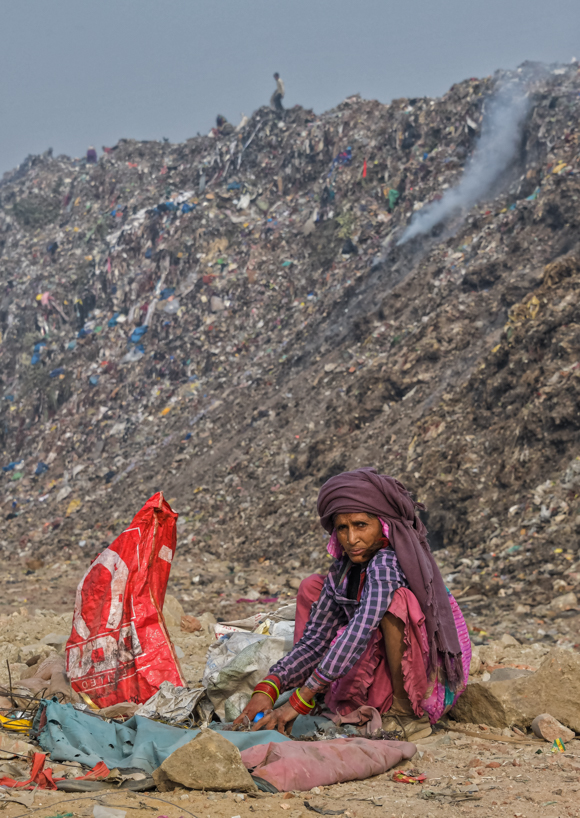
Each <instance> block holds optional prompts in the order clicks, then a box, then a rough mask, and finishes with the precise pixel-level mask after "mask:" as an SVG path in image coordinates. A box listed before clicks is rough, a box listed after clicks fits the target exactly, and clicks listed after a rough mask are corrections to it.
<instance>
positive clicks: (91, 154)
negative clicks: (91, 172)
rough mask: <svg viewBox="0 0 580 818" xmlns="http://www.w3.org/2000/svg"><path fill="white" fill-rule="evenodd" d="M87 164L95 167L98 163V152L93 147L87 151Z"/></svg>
mask: <svg viewBox="0 0 580 818" xmlns="http://www.w3.org/2000/svg"><path fill="white" fill-rule="evenodd" d="M87 162H88V164H89V165H95V164H96V162H97V152H96V150H95V149H94V148H93V146H92V145H91V146H90V147H89V149H88V151H87Z"/></svg>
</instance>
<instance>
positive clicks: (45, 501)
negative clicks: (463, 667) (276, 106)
mask: <svg viewBox="0 0 580 818" xmlns="http://www.w3.org/2000/svg"><path fill="white" fill-rule="evenodd" d="M524 74H525V75H526V76H528V77H529V78H528V80H527V85H526V89H527V94H528V99H529V104H530V107H529V112H528V114H527V116H526V118H525V120H524V121H523V123H522V125H521V128H522V130H521V132H518V134H516V136H517V139H516V140H515V144H516V146H517V150H516V152H515V154H514V156H513V158H512V159H511V161H510V163H509V165H508V167H507V168H506V169H505V172H503V173H502V178H501V179H500V180H497V184H496V185H495V187H493V189H490V190H489V192H488V193H487V194H486V197H484V199H483V200H481V201H479V202H477V203H476V204H475V205H473V206H472V207H471V208H470V209H469V210H468V211H467V212H459V213H455V214H454V215H453V217H452V218H451V219H450V220H448V221H447V222H446V223H445V224H443V225H439V226H437V227H436V228H434V229H433V230H432V231H430V232H428V233H427V234H425V235H423V236H418V237H416V238H414V239H412V240H410V241H407V242H405V243H402V244H400V243H398V242H399V240H400V239H401V237H402V236H403V233H404V230H405V229H406V228H407V227H408V225H409V224H410V222H411V220H412V219H413V217H414V216H416V215H417V214H420V213H421V211H422V210H423V209H424V208H427V207H429V206H430V205H431V204H433V203H435V202H437V201H439V200H440V199H441V197H442V196H443V195H444V194H445V192H446V191H448V190H450V189H452V188H453V187H454V186H455V185H456V184H457V183H458V181H459V180H460V179H461V178H462V175H463V173H464V171H465V169H466V167H467V166H468V165H469V162H470V156H471V155H472V153H473V152H474V151H475V152H477V145H478V140H479V138H480V136H481V130H482V123H483V122H484V120H485V116H486V111H487V110H488V108H489V105H490V101H491V99H492V98H493V96H494V94H496V92H497V90H498V88H499V87H500V86H502V85H505V84H506V83H507V84H509V83H511V82H515V81H516V80H517V81H519V79H518V78H520V79H521V78H522V77H523V76H524ZM579 94H580V75H579V72H578V67H577V65H576V64H570V65H566V66H551V67H548V68H542V67H540V66H524V67H522V69H518V71H516V72H512V73H510V72H497V73H496V74H495V75H493V76H491V77H487V78H485V79H482V80H478V79H470V80H466V81H464V82H461V83H458V84H457V85H454V86H453V87H452V88H451V89H450V91H449V92H448V93H447V94H445V95H444V96H443V97H441V98H440V99H428V98H416V99H399V100H394V101H393V102H392V103H391V104H389V105H383V104H380V103H378V102H376V101H366V100H362V99H361V98H360V97H358V96H356V95H355V96H353V97H349V98H348V99H346V100H345V101H344V102H342V103H341V104H340V105H339V106H337V108H335V109H333V110H331V111H328V112H326V113H324V114H321V115H315V114H314V113H313V112H312V111H308V110H304V109H302V108H300V107H296V108H293V109H291V110H289V111H287V112H285V113H284V115H283V116H279V115H278V114H277V113H275V112H274V111H271V110H269V109H265V108H262V109H259V110H258V111H256V112H255V113H254V114H253V115H252V117H250V118H249V119H248V121H247V122H246V123H245V124H244V125H243V127H241V128H240V130H238V131H237V132H234V133H231V134H228V135H223V134H220V133H219V132H215V133H212V134H211V135H210V136H207V137H196V138H192V139H190V140H188V141H187V142H185V143H183V144H170V143H165V142H138V141H135V140H121V141H120V142H119V143H118V144H117V145H115V146H113V147H112V148H110V149H107V151H106V152H104V154H103V155H102V156H100V157H99V159H98V162H96V163H94V162H92V161H91V162H87V161H86V160H85V159H70V158H68V157H65V156H56V157H55V156H53V155H52V153H51V152H50V151H47V153H45V154H43V155H41V156H31V157H28V158H27V159H26V160H25V161H24V162H23V163H22V165H21V166H20V167H19V168H18V169H16V170H15V171H14V172H12V173H8V174H5V176H4V179H3V181H2V183H1V185H0V253H1V255H0V265H1V269H2V282H3V291H2V298H1V302H0V333H1V343H0V370H1V372H0V379H1V380H0V415H1V423H0V443H1V446H2V464H1V466H2V472H1V474H2V477H1V484H0V502H1V504H2V506H1V508H2V513H3V515H4V529H3V532H2V534H1V535H0V549H1V552H2V557H3V561H4V564H5V565H6V566H7V570H6V573H5V574H4V576H3V578H2V587H3V589H5V591H4V590H3V594H2V599H1V601H0V604H1V606H2V608H1V610H3V611H6V612H12V611H14V610H17V609H18V608H20V607H22V606H23V605H27V606H30V607H31V609H34V608H35V607H38V608H41V609H42V608H46V607H47V606H46V604H42V599H43V598H45V597H46V596H47V594H51V595H52V594H53V592H54V591H55V590H56V589H59V590H60V589H62V599H63V602H62V610H70V608H71V607H72V602H73V592H74V588H75V587H76V585H77V582H78V578H79V576H80V574H81V573H82V572H83V570H85V569H86V567H87V566H88V564H89V561H90V559H92V558H93V557H94V556H96V554H98V553H100V552H101V551H102V550H103V548H104V547H106V546H107V545H108V544H109V543H110V542H112V541H113V539H114V538H115V537H116V536H117V535H118V534H119V533H120V532H121V531H122V530H124V528H125V526H126V525H127V523H128V522H129V520H130V518H131V516H132V512H133V509H134V508H135V507H137V506H139V505H140V504H141V501H142V498H143V497H144V496H150V495H151V494H153V493H154V492H155V491H157V490H160V489H163V491H164V493H165V495H166V497H167V498H168V499H169V500H170V503H171V505H172V506H173V507H174V508H176V509H177V510H178V511H179V512H180V517H179V520H178V522H177V526H178V547H177V557H176V564H175V565H174V568H173V571H172V579H171V582H170V591H171V593H172V594H173V595H175V596H176V597H177V598H178V599H179V601H180V603H181V604H182V605H183V606H184V607H185V608H186V609H187V610H189V611H191V612H192V613H193V614H195V615H197V616H199V615H200V614H202V613H203V612H211V613H212V614H213V615H214V616H215V617H216V619H217V618H220V619H227V620H236V619H240V618H244V617H245V616H249V615H251V614H252V613H254V612H255V611H256V610H257V609H260V610H261V609H263V608H264V606H265V605H272V604H273V600H276V601H278V603H279V604H282V603H283V602H289V601H291V600H292V598H293V597H294V595H295V591H296V588H297V587H298V584H299V582H300V580H301V578H302V577H303V576H305V575H306V574H308V573H312V571H315V570H318V571H324V570H325V568H326V566H327V565H328V562H327V555H326V553H325V548H324V537H323V533H322V530H321V529H320V527H319V524H318V520H317V516H316V510H315V499H316V493H317V490H318V488H319V486H320V484H321V483H322V482H323V481H324V480H325V479H326V478H328V477H329V476H330V475H331V474H334V473H336V472H337V471H339V470H342V469H347V468H354V467H358V466H360V465H361V464H364V465H375V466H377V467H378V468H379V469H380V470H382V471H384V472H387V473H390V474H393V475H395V476H396V477H397V478H399V479H401V480H402V481H403V482H404V483H405V484H406V485H408V487H409V488H410V489H411V490H412V491H413V492H414V493H415V495H416V496H417V498H418V499H419V500H421V501H422V502H424V503H425V504H426V506H427V509H428V513H427V517H426V523H427V525H428V528H429V531H430V536H431V543H432V545H433V547H434V548H435V549H439V550H438V558H439V559H440V560H441V564H442V565H443V567H444V569H445V575H446V578H447V583H448V585H449V587H450V588H451V589H452V590H453V591H455V592H457V594H458V596H459V598H460V599H461V598H463V600H464V601H465V603H466V604H467V605H468V606H469V605H470V606H471V607H467V608H466V610H467V613H468V618H469V621H470V624H472V625H473V628H474V629H479V630H481V631H485V632H487V633H488V634H489V635H491V636H493V635H494V634H495V631H494V628H495V627H496V626H497V625H498V623H500V622H501V621H502V620H503V619H505V617H506V616H507V615H508V614H509V616H508V619H507V620H505V621H507V622H508V623H513V630H514V632H515V631H517V633H518V634H519V636H518V638H522V639H529V640H532V641H534V642H535V641H538V639H543V640H547V641H550V642H554V643H561V644H566V645H568V646H571V645H574V644H576V643H577V642H578V641H579V640H578V637H577V634H576V633H575V632H569V630H568V624H567V623H571V624H570V627H571V628H572V625H573V615H574V614H575V612H576V611H577V598H576V592H575V590H574V589H575V587H576V584H577V580H578V579H580V572H579V570H578V562H577V559H576V558H577V550H576V538H577V534H578V531H579V529H580V524H579V519H580V516H579V515H580V509H579V507H578V500H577V498H578V491H577V481H578V476H579V474H580V471H579V469H580V460H578V457H579V455H580V448H579V444H578V439H579V438H578V424H579V420H578V413H577V403H578V390H579V385H580V380H579V377H580V376H579V373H580V363H579V358H580V346H579V341H578V329H577V327H578V321H579V318H578V315H577V311H578V307H577V297H576V295H577V287H578V284H579V282H580V249H579V248H578V245H577V219H578V215H577V212H578V209H577V207H576V203H577V198H578V195H579V194H580V183H579V176H578V145H577V142H578V133H579V132H580V131H579V114H580V97H579ZM500 183H501V184H500ZM55 565H56V566H57V568H58V570H56V569H55V567H54V566H55ZM59 595H60V594H59ZM56 604H57V603H56V602H55V603H51V607H54V606H55V605H56ZM562 613H565V614H566V616H564V617H562V616H561V614H562ZM512 616H513V619H510V618H509V617H512ZM567 616H572V618H570V619H567V618H566V617H567ZM526 617H527V619H526ZM552 617H555V619H556V621H554V622H553V621H552ZM538 620H541V623H540V624H538ZM510 628H512V625H511V624H510V625H509V628H508V629H510ZM538 629H541V630H542V634H538ZM479 630H478V631H477V632H479ZM504 630H505V628H504V629H501V630H499V631H498V633H499V635H501V633H503V632H504ZM475 632H476V631H475V630H474V633H475ZM484 638H487V637H484Z"/></svg>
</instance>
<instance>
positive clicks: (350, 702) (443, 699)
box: [294, 574, 471, 724]
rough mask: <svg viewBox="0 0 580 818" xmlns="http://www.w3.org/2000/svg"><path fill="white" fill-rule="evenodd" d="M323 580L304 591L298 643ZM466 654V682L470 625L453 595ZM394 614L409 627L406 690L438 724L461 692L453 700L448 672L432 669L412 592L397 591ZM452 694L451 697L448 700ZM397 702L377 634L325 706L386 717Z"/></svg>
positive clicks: (315, 577)
mask: <svg viewBox="0 0 580 818" xmlns="http://www.w3.org/2000/svg"><path fill="white" fill-rule="evenodd" d="M323 584H324V577H323V576H322V575H321V574H312V575H311V576H309V577H306V579H304V580H303V581H302V583H301V585H300V589H299V591H298V596H297V600H296V627H295V631H294V643H295V644H296V642H297V641H298V640H299V639H300V638H301V636H302V634H303V632H304V628H305V627H306V623H307V622H308V617H309V616H310V609H311V607H312V605H313V603H314V602H316V600H317V599H318V597H319V596H320V592H321V590H322V586H323ZM449 601H450V603H451V608H452V611H453V616H454V619H455V625H456V628H457V632H458V636H459V641H460V645H461V649H462V651H463V655H462V662H463V668H464V675H465V679H467V677H468V675H469V663H470V661H471V643H470V641H469V634H468V632H467V626H466V624H465V620H464V618H463V616H462V614H461V611H460V610H459V606H458V604H457V602H456V601H455V599H454V598H453V597H452V596H451V594H450V595H449ZM389 613H392V614H394V616H397V617H398V618H399V619H401V620H402V621H403V622H404V624H405V652H404V654H403V677H404V680H405V690H406V691H407V694H408V696H409V700H410V701H411V704H412V706H413V710H414V711H415V713H416V714H417V716H423V715H424V714H425V713H427V715H428V716H429V720H430V722H431V724H435V722H436V721H438V720H439V719H440V718H441V716H442V715H443V714H444V713H445V712H447V711H448V710H449V709H450V708H451V707H452V706H453V704H454V703H455V701H457V698H458V697H459V695H460V693H461V692H462V691H459V692H458V693H457V694H456V695H455V696H454V697H453V699H452V700H449V694H448V692H447V691H446V687H445V679H444V674H443V668H442V667H441V666H438V667H437V668H435V669H432V670H431V671H429V670H428V668H429V656H430V650H429V644H428V641H427V630H426V628H425V617H424V615H423V612H422V610H421V607H420V605H419V602H418V600H417V597H416V596H415V595H414V594H413V593H412V592H411V591H410V590H409V589H408V588H398V589H397V591H395V593H394V595H393V599H392V602H391V605H390V606H389ZM446 694H447V695H446ZM392 702H393V687H392V683H391V675H390V671H389V665H388V662H387V655H386V652H385V643H384V640H383V635H382V632H381V630H380V629H379V628H377V629H376V630H375V631H374V633H373V634H372V635H371V638H370V639H369V643H368V645H367V648H366V650H365V652H364V653H363V655H362V656H361V658H360V659H359V660H358V662H357V663H356V664H355V665H354V667H353V668H352V669H351V670H350V671H349V672H348V673H347V674H346V676H343V678H342V679H338V680H337V681H336V682H334V683H333V684H332V685H331V687H330V689H329V691H328V692H327V694H326V698H325V703H326V706H327V707H328V709H329V710H330V711H331V713H337V714H339V715H341V716H347V715H348V714H349V713H352V711H353V710H356V709H357V708H360V707H365V706H370V707H374V708H376V710H378V712H379V713H386V712H387V711H388V710H389V709H390V707H391V704H392Z"/></svg>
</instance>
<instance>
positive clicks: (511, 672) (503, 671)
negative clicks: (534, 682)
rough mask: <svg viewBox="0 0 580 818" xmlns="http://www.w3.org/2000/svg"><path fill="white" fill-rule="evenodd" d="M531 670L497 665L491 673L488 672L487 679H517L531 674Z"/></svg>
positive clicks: (498, 680)
mask: <svg viewBox="0 0 580 818" xmlns="http://www.w3.org/2000/svg"><path fill="white" fill-rule="evenodd" d="M532 673H534V671H533V670H524V669H523V668H519V667H498V668H497V670H494V671H493V673H490V675H489V679H490V681H491V682H504V681H506V679H518V678H519V677H520V676H531V675H532Z"/></svg>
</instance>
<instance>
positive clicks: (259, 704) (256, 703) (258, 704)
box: [234, 693, 272, 724]
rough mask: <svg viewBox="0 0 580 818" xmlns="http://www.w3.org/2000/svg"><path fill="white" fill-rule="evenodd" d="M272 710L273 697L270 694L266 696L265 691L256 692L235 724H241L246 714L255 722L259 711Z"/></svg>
mask: <svg viewBox="0 0 580 818" xmlns="http://www.w3.org/2000/svg"><path fill="white" fill-rule="evenodd" d="M270 710H272V699H271V698H270V697H269V696H266V694H265V693H254V695H253V696H252V698H251V699H250V701H249V702H248V703H247V705H246V706H245V707H244V709H243V710H242V712H241V713H240V715H239V716H238V718H237V719H235V721H234V724H240V723H241V722H242V721H243V719H244V716H247V717H248V718H249V719H250V722H253V721H254V717H255V716H256V714H257V713H262V712H266V711H270Z"/></svg>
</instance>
